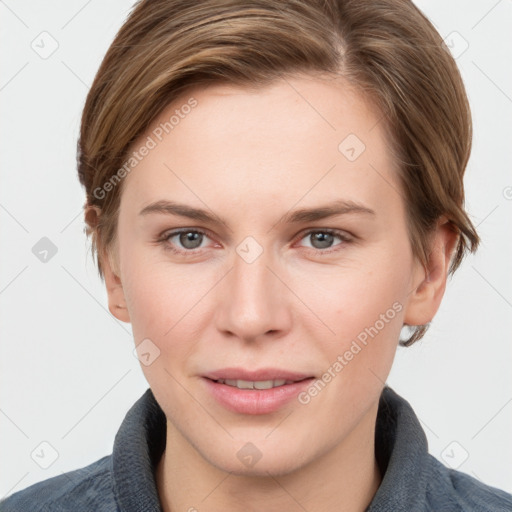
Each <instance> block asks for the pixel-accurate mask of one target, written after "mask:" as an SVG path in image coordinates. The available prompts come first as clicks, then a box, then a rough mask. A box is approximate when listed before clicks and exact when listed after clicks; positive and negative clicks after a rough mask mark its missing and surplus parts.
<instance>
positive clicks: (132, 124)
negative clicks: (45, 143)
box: [78, 0, 480, 346]
mask: <svg viewBox="0 0 512 512" xmlns="http://www.w3.org/2000/svg"><path fill="white" fill-rule="evenodd" d="M296 73H328V74H333V75H337V76H342V77H343V78H345V79H346V80H347V82H348V83H350V84H351V85H354V86H355V87H356V88H357V89H358V90H359V91H360V92H361V93H362V94H363V95H365V97H366V98H367V99H368V100H370V101H372V103H373V104H374V105H375V106H376V107H377V108H378V109H379V111H380V114H382V116H383V121H384V122H385V123H386V127H387V131H389V133H390V134H391V138H392V141H393V148H392V149H391V150H392V151H393V154H394V156H395V158H396V159H397V164H398V167H399V178H400V182H401V185H402V195H403V197H404V201H405V206H406V211H407V222H408V233H409V238H410V242H411V247H412V250H413V254H414V255H415V257H417V258H418V259H419V260H420V261H421V262H422V263H423V265H424V266H426V264H427V261H428V256H429V247H430V244H429V240H430V238H429V235H430V234H431V233H432V231H433V228H434V227H435V224H436V222H437V220H438V219H439V218H440V217H441V216H442V215H446V217H447V218H448V219H449V220H450V223H451V226H452V228H453V229H454V230H455V231H456V232H457V233H458V234H459V237H458V242H457V246H456V249H455V251H454V257H453V259H452V262H451V265H450V269H449V272H450V274H452V273H453V272H454V271H455V270H456V269H457V268H458V267H459V265H460V264H461V262H462V259H463V257H464V256H465V253H466V251H467V250H468V248H469V249H470V250H471V252H474V251H475V250H476V248H477V246H478V244H479V241H480V240H479V237H478V234H477V232H476V230H475V228H474V226H473V225H472V223H471V221H470V219H469V217H468V216H467V214H466V212H465V210H464V185H463V176H464V172H465V168H466V164H467V161H468V158H469V155H470V151H471V139H472V125H471V113H470V109H469V104H468V100H467V97H466V93H465V89H464V85H463V82H462V78H461V76H460V73H459V70H458V68H457V65H456V63H455V61H454V59H453V57H452V56H451V55H450V54H449V53H448V51H447V49H446V47H445V46H444V44H443V41H442V39H441V37H440V35H439V34H438V33H437V31H436V30H435V28H434V27H433V26H432V24H431V23H430V22H429V21H428V19H427V18H426V17H425V16H424V15H423V14H422V12H421V11H420V10H419V9H418V8H417V7H415V6H414V4H413V3H412V2H410V1H408V0H287V1H285V2H282V1H280V0H202V1H200V2H196V1H192V0H142V1H139V2H138V3H137V4H136V5H135V6H134V8H133V10H132V12H131V14H130V15H129V17H128V19H127V20H126V21H125V23H124V24H123V26H122V27H121V29H120V30H119V32H118V33H117V35H116V37H115V39H114V41H113V43H112V44H111V46H110V48H109V49H108V51H107V53H106V55H105V57H104V59H103V62H102V63H101V66H100V68H99V70H98V72H97V74H96V77H95V79H94V82H93V84H92V86H91V89H90V91H89V94H88V96H87V100H86V103H85V107H84V110H83V116H82V123H81V131H80V139H79V142H78V174H79V178H80V182H81V183H82V185H83V186H84V187H85V190H86V194H87V200H86V203H85V205H84V208H85V220H86V223H87V229H86V232H87V234H88V235H92V251H93V253H94V254H95V255H96V263H97V265H98V272H99V275H100V277H101V278H103V272H102V267H101V258H100V257H98V252H99V253H100V255H101V257H104V256H105V255H110V254H111V252H110V251H111V249H112V248H113V246H114V245H115V241H116V231H117V219H118V215H119V205H120V197H121V193H122V188H123V187H122V185H123V182H122V181H121V183H120V184H119V186H116V187H111V188H112V190H110V191H109V193H108V194H101V195H100V194H98V193H95V191H97V190H100V189H101V190H104V189H103V188H102V187H104V184H105V183H106V182H107V181H108V180H109V179H112V176H113V175H114V174H115V173H116V171H118V170H119V168H120V167H121V166H122V165H123V162H124V160H125V158H126V155H127V151H128V149H129V147H130V145H131V144H132V143H133V142H134V141H135V140H136V139H137V138H138V137H140V136H141V135H143V134H144V133H145V131H146V130H147V129H148V127H149V125H150V123H151V122H152V120H154V118H155V117H156V116H157V115H158V114H159V113H160V112H161V111H162V110H163V109H164V108H165V107H166V106H167V105H168V104H169V103H171V102H172V101H173V100H174V99H176V98H177V97H178V95H181V94H182V93H184V92H186V91H187V89H190V88H191V87H194V86H198V85H199V86H201V85H203V84H204V85H207V84H211V83H229V84H235V85H240V86H246V87H253V86H255V87H257V86H262V85H265V84H268V83H270V82H271V81H273V80H276V79H278V78H280V77H283V76H285V75H292V74H296ZM98 196H99V197H98ZM98 212H99V215H96V213H98ZM427 328H428V324H427V325H422V326H416V327H415V328H414V332H413V334H412V336H411V337H410V338H409V339H408V340H407V341H402V340H401V341H400V344H401V345H404V346H408V345H411V344H412V343H414V342H415V341H417V340H419V339H420V338H421V337H422V336H423V335H424V333H425V332H426V330H427Z"/></svg>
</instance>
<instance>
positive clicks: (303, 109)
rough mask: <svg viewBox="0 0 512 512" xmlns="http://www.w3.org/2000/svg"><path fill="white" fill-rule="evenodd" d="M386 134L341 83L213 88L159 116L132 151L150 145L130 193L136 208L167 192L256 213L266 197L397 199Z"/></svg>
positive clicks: (377, 117)
mask: <svg viewBox="0 0 512 512" xmlns="http://www.w3.org/2000/svg"><path fill="white" fill-rule="evenodd" d="M191 105H193V106H191ZM387 137H388V133H387V130H386V128H385V126H383V123H382V116H381V114H380V112H379V111H377V110H376V109H375V108H374V107H373V105H372V104H370V103H368V102H367V101H366V100H365V99H364V98H363V97H362V96H361V95H360V94H358V92H357V91H356V90H354V89H353V88H351V87H349V86H348V85H347V84H346V83H345V82H344V81H342V80H339V79H336V80H335V79H329V80H323V79H315V78H311V77H309V78H308V77H297V78H283V79H280V80H277V81H275V82H273V83H272V84H270V85H268V86H265V87H260V88H251V89H249V88H245V87H238V86H234V85H227V84H215V85H210V86H208V87H202V88H195V89H191V90H189V91H187V92H186V93H184V94H182V95H181V96H180V97H179V98H177V99H176V100H175V101H173V102H172V103H171V104H169V105H168V106H167V107H166V109H164V111H162V112H161V113H160V115H159V116H157V118H156V119H155V120H154V121H153V123H152V125H151V126H150V127H149V129H148V130H147V131H146V133H145V134H144V135H143V136H142V137H140V138H139V139H138V141H136V143H135V144H134V145H133V146H132V151H133V150H137V148H140V147H141V146H143V145H144V143H145V142H147V141H148V140H149V139H151V140H152V141H153V143H152V144H151V145H152V146H153V147H152V149H151V150H150V151H148V152H147V154H146V156H144V158H143V159H141V161H140V163H138V164H137V166H136V167H135V168H134V169H133V170H132V171H131V172H130V173H129V175H128V176H127V177H126V178H125V180H127V183H124V188H125V189H126V193H127V194H126V195H127V196H129V198H130V204H137V205H142V203H148V202H151V201H154V200H157V199H161V198H163V196H164V195H165V194H168V195H173V198H176V194H178V195H179V197H180V198H183V197H184V196H186V197H187V198H188V199H189V200H190V201H191V202H193V203H194V204H195V205H197V206H199V203H198V198H200V197H203V198H207V197H208V198H210V199H213V198H215V197H216V198H218V199H219V202H221V203H223V204H226V202H229V203H230V204H238V205H239V206H246V207H248V206H249V204H251V205H252V206H253V207H256V206H257V205H258V204H259V208H258V209H260V210H261V208H263V207H264V201H263V198H270V199H273V200H274V201H275V200H283V201H285V203H286V204H288V206H291V204H289V203H295V202H297V201H301V200H302V199H301V198H304V200H306V199H307V200H309V201H317V200H318V199H325V198H326V197H327V196H328V198H329V199H335V198H336V197H337V196H339V195H340V194H343V193H344V192H345V191H346V192H347V193H348V194H350V195H351V196H353V195H354V194H356V195H358V197H357V198H355V197H348V198H347V199H360V200H362V201H364V200H367V201H369V200H372V199H374V198H375V196H376V195H378V194H379V190H378V189H379V188H381V189H382V187H383V185H385V184H386V183H387V185H385V186H387V187H388V188H389V187H391V188H393V187H394V188H395V191H394V192H393V193H394V194H395V195H396V190H397V187H398V183H397V176H396V170H395V169H394V167H395V164H394V162H393V159H392V157H391V151H390V146H389V143H388V140H387ZM388 192H391V191H388ZM123 195H124V194H123ZM306 196H307V197H306ZM395 199H396V198H395ZM203 206H204V205H203ZM284 206H285V205H284V204H283V207H284Z"/></svg>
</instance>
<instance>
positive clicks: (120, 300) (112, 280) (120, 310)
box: [101, 250, 130, 323]
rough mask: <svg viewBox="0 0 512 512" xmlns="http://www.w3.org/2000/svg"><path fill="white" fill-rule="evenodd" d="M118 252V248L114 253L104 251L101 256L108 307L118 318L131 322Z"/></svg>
mask: <svg viewBox="0 0 512 512" xmlns="http://www.w3.org/2000/svg"><path fill="white" fill-rule="evenodd" d="M117 254H118V253H117V250H114V254H112V253H109V254H107V253H106V252H105V251H103V253H102V256H101V268H102V271H103V278H104V279H105V286H106V287H107V296H108V309H109V311H110V312H111V313H112V314H113V315H114V316H115V317H116V318H117V319H118V320H121V321H122V322H126V323H129V322H130V314H129V313H128V309H127V307H126V299H125V296H124V290H123V283H122V281H121V277H120V272H119V270H118V268H119V258H118V256H117Z"/></svg>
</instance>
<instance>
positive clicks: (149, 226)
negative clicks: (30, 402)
mask: <svg viewBox="0 0 512 512" xmlns="http://www.w3.org/2000/svg"><path fill="white" fill-rule="evenodd" d="M292 86H293V87H292ZM190 98H193V100H190ZM187 102H188V104H189V105H194V106H193V107H191V108H185V107H184V105H185V104H187ZM176 110H178V112H176ZM173 114H174V115H175V118H174V120H173V121H171V122H172V123H173V127H172V130H169V125H167V128H168V131H169V133H168V134H166V133H165V131H163V135H164V136H162V133H161V132H162V128H161V127H162V124H161V123H165V122H169V120H170V119H171V116H173ZM380 117H381V116H380V115H379V113H378V112H375V111H374V110H373V109H372V108H371V107H370V105H369V104H367V103H366V102H365V101H364V100H363V99H362V98H361V97H360V96H359V95H358V94H357V93H356V92H355V91H353V90H350V89H349V88H348V87H347V85H346V84H344V83H343V82H341V81H340V80H339V79H338V80H336V81H335V80H330V81H329V80H320V79H318V78H312V77H296V78H293V79H291V78H290V79H288V80H286V81H285V80H279V81H276V82H274V83H273V84H272V85H270V86H265V87H264V88H260V89H258V90H248V89H244V88H237V87H234V86H228V85H215V86H209V87H207V88H202V89H197V90H194V91H192V92H190V93H188V94H187V95H184V96H183V97H182V98H180V99H179V100H177V101H175V102H174V103H173V104H172V105H170V106H169V107H168V108H167V109H166V110H165V111H164V112H162V114H161V115H160V116H159V117H158V119H156V120H155V121H154V123H153V125H152V126H151V127H150V129H149V130H148V131H147V133H146V134H145V135H144V136H143V137H141V138H140V139H139V140H138V141H137V142H136V143H135V144H134V146H133V149H134V150H135V149H138V148H140V147H141V146H142V145H144V144H147V143H148V141H149V139H148V136H149V137H151V138H152V140H153V141H154V142H155V144H153V143H149V146H154V147H152V148H151V149H149V151H147V152H146V153H147V154H146V156H144V157H143V158H142V159H141V161H140V162H139V163H138V164H137V165H136V166H135V167H134V168H133V169H132V170H131V172H130V173H129V174H128V175H127V176H126V177H125V178H124V180H125V181H124V183H123V192H122V197H121V208H120V215H119V222H118V246H117V250H118V270H116V272H117V273H118V277H116V276H115V275H114V274H112V270H110V267H109V270H107V271H106V273H105V275H106V280H107V287H108V289H109V299H110V301H111V303H112V304H114V303H117V304H119V303H120V302H121V303H122V304H124V306H125V307H126V309H125V310H124V312H121V311H119V310H115V311H116V316H118V318H120V319H122V320H124V321H129V322H131V324H132V327H133V333H134V338H135V343H136V344H137V345H138V344H139V343H141V342H142V343H143V345H141V347H144V352H146V353H149V354H150V355H149V356H147V355H146V356H145V357H146V360H145V361H144V362H145V363H149V364H141V367H142V370H143V371H144V374H145V377H146V378H147V381H148V383H149V385H150V386H151V388H152V390H153V392H154V395H155V397H156V399H157V401H158V402H159V404H160V405H161V407H162V408H163V410H164V412H165V413H166V416H167V418H168V432H169V433H170V435H172V436H174V438H175V439H179V440H180V442H181V443H182V444H183V445H186V446H187V447H188V448H189V449H190V452H191V453H192V452H193V453H195V454H197V455H198V456H199V457H201V458H202V460H204V461H207V462H208V463H209V464H211V465H213V466H215V467H217V468H220V469H222V470H225V471H233V472H234V473H237V474H266V472H267V471H270V472H271V473H272V474H285V473H287V472H291V471H293V470H295V469H298V468H300V467H301V466H304V465H306V464H308V463H311V462H313V461H315V460H317V459H318V458H320V457H322V456H324V455H325V454H327V453H333V452H334V451H335V450H336V448H337V447H338V446H341V444H343V442H344V441H346V440H347V439H350V438H351V436H352V439H355V437H354V436H355V435H356V433H357V431H358V429H359V428H362V427H361V425H364V424H365V421H366V422H367V423H368V419H369V418H371V421H374V420H375V414H376V407H377V404H378V398H379V395H380V392H381V390H382V387H383V385H384V382H385V381H386V378H387V376H388V373H389V371H390V368H391V365H392V361H393V358H394V354H395V350H396V347H397V343H398V339H399V334H400V331H401V328H402V325H403V323H404V322H407V321H408V320H412V322H409V323H411V324H416V322H414V320H420V321H424V320H425V321H428V320H429V318H427V317H428V316H429V315H432V314H433V313H432V312H433V311H434V309H437V303H436V300H437V299H438V298H439V294H441V295H442V290H441V291H439V292H436V293H430V292H429V293H430V295H429V293H427V292H424V294H425V293H426V295H428V297H422V296H420V295H421V294H420V292H421V291H422V290H423V289H424V287H422V282H423V280H424V279H425V273H424V271H423V268H422V266H421V265H420V264H419V263H418V262H417V261H415V259H414V258H413V255H412V252H411V247H410V243H409V239H408V234H407V227H406V215H405V209H404V202H403V198H402V196H401V194H400V185H399V183H398V175H397V169H396V167H395V163H394V162H393V160H392V157H391V155H390V150H389V145H388V142H387V140H386V129H385V127H384V126H383V124H382V123H380V122H379V119H380ZM178 118H179V121H177V119H178ZM158 127H160V131H158ZM155 130H157V131H155ZM156 134H158V136H157V135H156ZM159 138H161V140H159ZM156 203H158V205H156ZM443 261H444V260H443ZM441 273H442V272H441ZM433 275H434V274H433ZM425 286H428V285H425ZM441 288H442V286H441ZM433 295H435V297H434V298H435V299H436V300H434V298H433ZM439 300H440V298H439ZM429 301H430V302H429ZM111 311H113V312H114V309H111ZM422 315H423V317H422ZM143 340H145V341H143ZM144 344H145V345H144ZM225 381H228V382H225ZM254 386H255V387H256V388H268V387H269V386H272V387H271V388H270V389H243V388H252V387H254ZM239 388H242V389H239ZM368 424H370V423H368ZM258 458H259V460H257V459H258ZM255 460H257V462H256V463H255V462H254V461H255Z"/></svg>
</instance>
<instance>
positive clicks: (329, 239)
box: [301, 229, 352, 253]
mask: <svg viewBox="0 0 512 512" xmlns="http://www.w3.org/2000/svg"><path fill="white" fill-rule="evenodd" d="M308 238H309V239H310V241H311V246H310V247H309V248H311V249H313V250H315V251H317V252H324V253H329V252H332V251H326V250H325V249H331V248H332V247H337V246H339V245H345V243H349V242H351V241H352V239H351V238H350V237H349V236H348V235H347V234H345V233H344V232H342V231H338V230H336V229H316V230H309V231H308V232H306V233H305V234H304V235H303V236H302V238H301V240H307V239H308ZM336 239H338V240H340V242H339V243H337V244H334V245H333V243H334V241H335V240H336ZM344 242H345V243H344ZM306 247H307V246H306ZM334 250H338V249H334Z"/></svg>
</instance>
